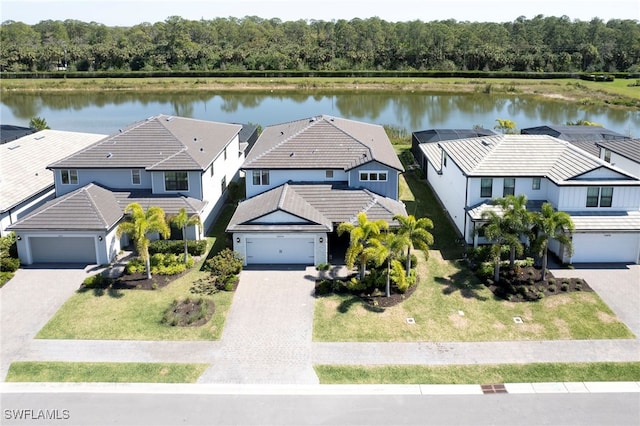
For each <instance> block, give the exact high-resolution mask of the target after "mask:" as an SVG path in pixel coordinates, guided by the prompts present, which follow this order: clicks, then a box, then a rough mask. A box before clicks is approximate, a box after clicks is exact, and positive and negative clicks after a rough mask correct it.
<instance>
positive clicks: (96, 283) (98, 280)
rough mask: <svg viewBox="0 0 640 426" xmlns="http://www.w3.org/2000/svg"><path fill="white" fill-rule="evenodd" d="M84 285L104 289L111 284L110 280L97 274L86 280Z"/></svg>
mask: <svg viewBox="0 0 640 426" xmlns="http://www.w3.org/2000/svg"><path fill="white" fill-rule="evenodd" d="M82 284H83V285H84V286H85V287H89V288H102V287H106V286H108V285H109V284H110V280H109V278H106V277H105V276H104V275H102V274H96V275H91V276H90V277H87V278H85V279H84V281H83V282H82Z"/></svg>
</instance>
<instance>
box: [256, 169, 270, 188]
mask: <svg viewBox="0 0 640 426" xmlns="http://www.w3.org/2000/svg"><path fill="white" fill-rule="evenodd" d="M253 184H254V185H269V170H254V171H253Z"/></svg>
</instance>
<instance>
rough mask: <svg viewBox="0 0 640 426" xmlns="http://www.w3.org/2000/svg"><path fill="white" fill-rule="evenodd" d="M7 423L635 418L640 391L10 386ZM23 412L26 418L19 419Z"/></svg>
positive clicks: (619, 421)
mask: <svg viewBox="0 0 640 426" xmlns="http://www.w3.org/2000/svg"><path fill="white" fill-rule="evenodd" d="M0 402H1V404H0V405H1V406H2V418H1V421H0V423H1V424H3V425H7V426H8V425H58V424H59V425H65V426H66V425H69V426H70V425H83V426H91V425H107V424H109V425H112V424H113V425H155V426H160V425H231V424H233V425H296V426H299V425H454V424H455V425H474V426H481V425H509V426H513V425H536V426H537V425H581V426H585V425H598V426H601V425H618V426H623V425H633V426H637V425H639V424H640V393H584V394H519V395H514V394H494V395H380V394H378V395H341V396H337V395H274V394H271V395H257V394H256V395H251V394H238V395H222V394H186V393H161V394H158V393H135V394H131V393H106V392H105V393H102V392H100V393H95V392H91V393H84V392H83V393H77V392H64V391H62V392H57V393H5V394H3V395H2V396H1V399H0ZM19 417H22V419H19Z"/></svg>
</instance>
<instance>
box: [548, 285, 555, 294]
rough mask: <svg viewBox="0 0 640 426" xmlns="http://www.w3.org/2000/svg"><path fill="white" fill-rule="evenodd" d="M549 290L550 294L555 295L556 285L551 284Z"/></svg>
mask: <svg viewBox="0 0 640 426" xmlns="http://www.w3.org/2000/svg"><path fill="white" fill-rule="evenodd" d="M547 289H548V290H549V291H550V292H552V293H555V291H556V286H555V284H551V285H550V286H549V287H547Z"/></svg>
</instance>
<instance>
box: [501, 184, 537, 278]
mask: <svg viewBox="0 0 640 426" xmlns="http://www.w3.org/2000/svg"><path fill="white" fill-rule="evenodd" d="M494 204H496V205H498V206H500V207H501V208H502V220H503V221H504V222H505V223H504V226H505V228H506V229H508V230H509V231H508V232H509V233H511V234H513V235H511V236H510V238H509V240H510V241H511V243H510V244H509V249H510V254H509V266H511V267H512V268H513V266H514V265H515V262H516V253H517V254H518V256H521V255H522V253H523V251H524V247H523V245H522V241H521V240H520V237H521V236H522V235H523V234H528V233H529V230H530V228H531V222H532V217H531V213H530V212H528V211H527V196H526V195H524V194H522V195H518V196H514V195H507V196H506V197H504V198H498V199H496V200H494Z"/></svg>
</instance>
